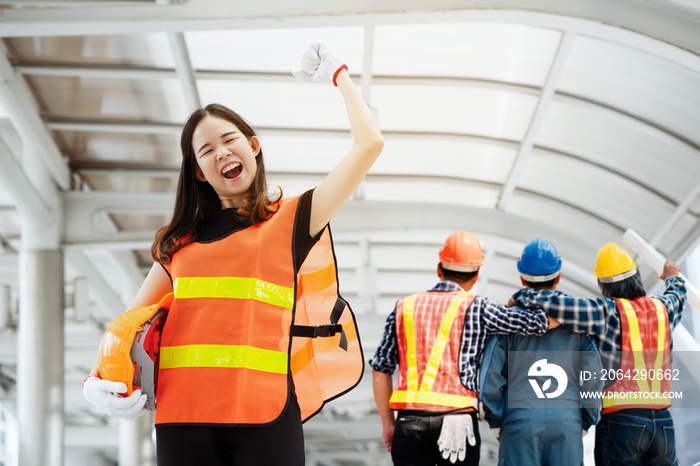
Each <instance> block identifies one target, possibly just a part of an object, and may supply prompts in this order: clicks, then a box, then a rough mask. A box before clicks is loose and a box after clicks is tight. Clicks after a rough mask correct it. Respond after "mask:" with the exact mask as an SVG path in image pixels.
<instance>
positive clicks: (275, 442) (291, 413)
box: [156, 395, 304, 466]
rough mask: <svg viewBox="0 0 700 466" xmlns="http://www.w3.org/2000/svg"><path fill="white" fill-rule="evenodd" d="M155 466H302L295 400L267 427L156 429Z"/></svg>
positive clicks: (302, 455) (179, 427) (301, 432)
mask: <svg viewBox="0 0 700 466" xmlns="http://www.w3.org/2000/svg"><path fill="white" fill-rule="evenodd" d="M156 456H157V458H158V466H194V465H206V466H273V465H284V466H303V465H304V433H303V430H302V427H301V413H300V411H299V404H298V403H297V400H296V397H295V396H294V395H292V397H291V398H290V400H289V406H288V407H287V411H286V412H285V413H284V414H283V415H282V417H281V418H280V419H279V421H277V422H276V423H274V424H272V425H270V426H267V427H231V426H216V425H213V426H211V425H207V426H201V425H193V426H187V425H177V426H170V425H164V426H158V425H156Z"/></svg>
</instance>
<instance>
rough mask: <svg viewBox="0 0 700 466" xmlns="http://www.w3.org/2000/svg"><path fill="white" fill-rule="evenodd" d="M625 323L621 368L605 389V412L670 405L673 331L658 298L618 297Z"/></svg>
mask: <svg viewBox="0 0 700 466" xmlns="http://www.w3.org/2000/svg"><path fill="white" fill-rule="evenodd" d="M615 301H616V302H617V309H618V311H619V313H620V323H621V324H622V353H621V360H620V370H619V371H616V373H615V374H616V375H615V380H616V381H615V382H614V383H613V384H612V385H611V386H610V387H608V388H607V389H605V390H604V392H603V395H604V396H603V410H602V413H603V414H605V413H610V412H613V411H619V410H621V409H631V408H645V409H665V408H668V407H669V406H670V405H671V401H670V399H669V395H668V393H669V391H670V390H671V331H670V328H669V323H668V311H667V310H666V307H665V306H664V305H663V304H662V303H661V301H659V300H658V299H656V298H645V297H643V298H637V299H635V300H632V301H630V300H627V299H615Z"/></svg>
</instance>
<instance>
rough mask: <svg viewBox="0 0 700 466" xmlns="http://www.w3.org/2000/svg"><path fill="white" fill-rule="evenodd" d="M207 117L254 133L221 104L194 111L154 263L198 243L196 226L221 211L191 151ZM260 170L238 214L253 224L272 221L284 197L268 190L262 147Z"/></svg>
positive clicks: (184, 131)
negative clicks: (199, 175) (170, 212)
mask: <svg viewBox="0 0 700 466" xmlns="http://www.w3.org/2000/svg"><path fill="white" fill-rule="evenodd" d="M207 116H214V117H218V118H221V119H223V120H227V121H230V122H231V123H233V124H234V125H236V127H237V128H238V129H239V130H240V131H241V133H243V135H244V136H245V137H246V139H248V141H250V140H251V138H252V137H253V136H255V135H256V134H255V130H253V128H252V127H251V125H250V124H248V122H247V121H245V119H244V118H243V117H241V116H240V115H239V114H238V113H236V112H234V111H233V110H231V109H230V108H228V107H225V106H223V105H220V104H209V105H207V106H206V107H204V108H200V109H198V110H195V111H194V112H192V114H191V115H190V117H189V118H188V119H187V122H186V123H185V126H184V127H183V128H182V135H181V137H180V149H181V150H182V165H181V166H180V177H179V179H178V182H177V192H176V195H175V209H174V211H173V216H172V219H171V220H170V223H169V224H168V225H166V226H164V227H163V228H161V229H160V230H158V231H157V232H156V238H155V241H154V242H153V246H151V257H152V258H153V260H155V261H157V262H160V263H161V264H164V265H167V264H169V263H170V260H171V259H172V257H173V254H175V252H176V251H178V250H179V249H180V248H182V247H184V246H186V245H188V244H190V243H192V242H194V241H196V240H197V226H198V225H199V224H200V222H201V221H202V220H204V219H205V218H206V217H208V216H210V215H212V214H214V213H216V212H218V211H219V210H221V201H220V200H219V196H218V195H217V194H216V191H214V188H212V187H211V185H210V184H209V183H207V182H206V181H205V182H202V181H199V180H198V179H197V167H198V165H197V158H196V156H195V153H194V149H193V148H192V135H193V134H194V131H195V129H196V128H197V125H198V124H199V123H200V122H201V121H202V120H203V119H204V118H205V117H207ZM255 160H256V162H257V171H256V172H255V178H254V180H253V184H252V185H251V187H250V189H249V191H248V198H247V200H246V203H245V205H244V206H243V207H241V208H239V209H238V213H239V214H240V215H242V216H244V217H248V218H249V219H250V223H251V224H253V225H254V224H256V223H260V222H263V221H265V220H267V219H268V218H270V216H271V215H272V214H273V213H274V212H275V210H276V208H275V206H274V205H273V204H274V203H275V202H276V201H277V200H278V199H279V198H281V197H282V194H281V191H280V194H279V196H277V197H276V198H275V199H272V198H271V197H270V194H269V193H268V191H267V178H266V176H265V163H264V162H263V153H262V148H261V149H260V151H259V152H258V154H257V155H256V156H255Z"/></svg>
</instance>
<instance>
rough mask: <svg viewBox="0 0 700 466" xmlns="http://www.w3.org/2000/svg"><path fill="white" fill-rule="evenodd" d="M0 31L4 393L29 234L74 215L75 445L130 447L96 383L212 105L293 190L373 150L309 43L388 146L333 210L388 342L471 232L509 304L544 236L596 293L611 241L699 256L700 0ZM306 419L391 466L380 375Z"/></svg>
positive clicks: (349, 461) (359, 304)
mask: <svg viewBox="0 0 700 466" xmlns="http://www.w3.org/2000/svg"><path fill="white" fill-rule="evenodd" d="M0 37H2V42H1V43H0V50H1V51H2V53H0V172H1V173H0V285H4V288H2V289H4V290H6V292H5V293H4V294H0V297H2V296H5V297H6V299H5V301H6V303H5V304H3V306H4V307H2V309H6V310H7V313H9V315H10V321H9V322H6V324H5V327H7V328H6V329H5V330H2V333H0V341H1V343H0V352H1V355H2V358H0V376H1V377H0V378H1V380H0V385H1V386H2V387H3V389H4V391H3V392H2V393H0V401H2V402H3V403H4V404H5V406H7V407H9V409H10V411H11V410H12V403H13V400H14V396H15V393H16V390H15V388H14V382H15V380H16V370H17V354H16V350H15V345H16V343H15V342H16V327H17V324H18V323H19V325H21V323H22V320H21V318H22V316H21V315H19V317H18V316H17V308H18V305H17V300H18V296H19V292H18V288H19V287H20V282H19V279H18V267H19V265H18V262H19V259H18V258H19V257H20V256H21V251H22V249H23V248H24V247H26V244H24V243H23V237H22V231H23V228H24V227H25V225H26V223H27V222H30V223H31V222H34V224H37V223H41V219H42V218H45V217H46V216H49V215H57V216H58V218H60V222H61V225H62V229H61V234H60V239H59V243H60V244H59V247H60V249H61V250H62V251H63V252H64V257H65V260H66V272H65V281H66V284H65V290H66V296H67V299H66V321H65V365H66V366H65V384H66V385H65V429H66V430H65V449H66V458H72V459H73V461H78V460H77V459H76V458H78V457H79V456H80V455H88V454H89V455H94V456H91V457H90V458H92V460H91V461H94V458H96V457H100V458H105V459H106V460H105V461H106V462H105V464H110V463H109V462H107V461H108V460H109V461H111V460H114V459H115V458H117V456H118V451H119V445H120V442H119V435H118V432H119V429H118V427H119V424H118V423H117V422H115V421H114V420H109V419H106V418H103V417H101V416H99V415H98V414H97V413H96V412H94V411H92V410H91V409H90V406H89V405H88V404H87V403H86V402H85V401H84V400H83V398H82V395H81V393H80V383H81V381H82V379H83V378H84V377H85V376H86V375H87V373H88V372H89V369H90V367H91V365H92V362H93V360H94V358H95V355H96V349H97V345H98V343H99V339H100V336H101V334H102V331H103V330H104V328H105V325H106V324H108V323H109V322H111V320H112V319H114V317H116V316H117V315H118V314H120V313H121V312H123V310H125V306H126V305H127V304H128V302H129V301H130V299H131V297H132V296H133V294H134V293H135V291H136V289H137V288H138V286H139V284H140V283H141V281H142V279H143V277H144V272H145V271H146V270H147V269H148V268H150V265H151V260H150V257H149V254H148V249H149V248H150V245H151V242H152V240H153V235H154V233H155V230H156V229H157V228H159V227H160V226H162V225H163V224H164V223H165V222H167V220H168V218H169V215H170V214H171V210H172V206H173V201H174V196H173V194H174V191H175V185H176V182H177V175H178V170H179V165H180V152H179V131H180V129H181V125H182V123H183V122H184V121H185V119H186V118H187V115H188V114H189V112H190V111H191V110H193V109H194V108H197V107H199V106H201V105H205V104H207V103H211V102H218V103H222V104H225V105H227V106H229V107H231V108H233V109H235V110H236V111H238V112H239V113H241V114H242V115H243V116H244V117H246V118H247V119H248V120H249V121H250V122H252V123H253V125H254V126H255V127H256V129H257V130H258V132H259V135H260V138H261V140H262V143H263V149H264V151H265V157H266V168H267V171H268V174H269V182H270V185H280V186H281V187H282V188H283V190H284V193H285V195H295V194H300V193H302V192H304V191H306V190H307V189H309V188H312V187H314V186H315V185H316V184H318V182H319V181H320V180H321V179H322V177H323V176H324V175H325V174H326V173H327V172H328V171H329V170H330V168H332V167H333V166H334V165H335V163H336V162H337V161H338V160H339V159H340V158H341V157H342V156H343V155H344V154H345V152H346V151H347V149H348V148H349V147H350V144H351V142H352V139H351V135H350V129H349V125H348V122H347V118H346V116H345V113H344V109H343V106H342V101H341V99H340V96H339V94H338V92H337V91H336V90H335V89H334V88H333V87H332V86H322V85H310V84H307V83H303V82H301V81H299V80H297V79H296V78H294V77H293V76H292V74H291V72H290V71H291V69H293V68H295V67H296V65H297V62H298V59H299V57H300V55H301V53H302V51H303V48H304V46H305V45H306V44H308V43H310V42H314V41H322V42H324V43H326V44H327V45H329V46H330V47H331V48H332V49H333V50H334V51H335V52H336V54H337V55H339V56H340V57H341V58H343V59H344V60H345V61H346V63H347V64H348V65H349V71H350V73H351V75H352V77H353V79H354V81H355V82H356V84H357V85H358V86H360V87H361V89H362V92H363V95H364V97H365V99H366V100H367V102H368V103H369V105H370V107H371V108H372V110H373V112H374V114H375V117H376V119H377V121H378V123H379V126H380V128H381V130H382V133H383V135H384V138H385V149H384V151H383V153H382V155H381V156H380V158H379V160H378V161H377V163H376V164H375V166H374V167H373V168H372V169H371V171H370V173H369V174H368V176H367V178H366V180H365V181H364V182H363V184H362V186H361V187H360V189H358V191H357V192H356V193H355V195H354V196H353V198H352V199H351V200H350V201H349V202H348V203H347V204H346V206H345V207H344V208H343V209H342V210H341V211H340V212H339V213H338V215H337V216H336V217H335V218H334V220H333V221H332V222H331V226H332V228H333V232H334V237H335V240H336V252H337V256H338V264H339V274H340V284H341V293H342V294H343V296H344V297H345V298H346V299H347V300H348V301H349V302H350V304H351V306H352V307H353V309H354V310H355V312H356V314H357V315H358V321H359V325H360V331H361V336H362V339H363V343H364V346H365V353H366V354H365V356H366V358H368V357H369V356H371V354H372V353H373V352H374V349H375V347H376V345H377V344H378V342H379V338H380V336H381V332H382V329H383V323H384V319H385V317H386V315H387V314H388V313H389V312H390V311H391V310H392V309H393V305H394V302H395V301H396V299H398V298H400V297H402V296H405V295H408V294H412V293H415V292H418V291H422V290H425V289H427V288H429V287H430V286H432V284H433V283H434V282H435V280H436V276H435V267H436V263H437V251H438V249H439V247H440V245H441V244H442V242H443V241H444V239H445V237H446V236H447V235H448V234H449V233H451V232H453V231H456V230H467V231H470V232H472V233H474V234H475V235H476V236H477V237H478V238H479V239H480V240H481V244H482V247H483V249H484V252H485V255H486V263H485V265H484V267H483V269H482V272H481V274H480V278H479V281H478V283H477V289H476V291H477V293H479V294H482V295H485V296H488V297H490V298H492V299H494V300H497V301H500V302H506V301H507V300H508V298H509V296H510V295H512V293H513V292H515V291H516V290H517V289H518V288H519V287H520V281H519V276H518V273H517V270H516V268H515V261H516V259H517V258H518V256H519V254H520V252H521V250H522V247H523V246H524V244H526V243H527V242H528V241H530V240H531V239H534V238H536V237H542V238H546V239H549V240H550V241H552V242H553V243H554V244H555V245H556V246H557V248H558V250H559V253H560V254H561V255H562V257H563V260H564V266H563V275H562V283H561V285H560V289H561V290H563V291H566V292H569V293H572V294H575V295H579V296H584V297H592V296H597V295H598V289H597V285H596V281H595V278H594V276H593V274H592V268H593V265H594V261H595V254H596V252H597V250H598V249H599V248H600V247H601V246H602V245H604V244H605V243H608V242H617V243H621V241H622V233H623V232H624V231H625V230H626V229H628V228H633V229H634V230H635V231H637V232H638V233H639V234H640V235H641V236H643V237H644V238H646V239H647V240H648V241H649V242H650V243H651V244H652V245H654V246H656V247H657V248H658V249H659V251H660V252H661V253H662V254H663V255H665V256H667V257H669V258H671V259H673V260H676V261H677V262H680V261H683V260H684V259H686V258H687V257H688V255H689V254H690V253H691V252H692V251H693V250H694V249H695V248H696V246H697V245H698V242H699V241H700V182H699V181H700V131H699V130H698V128H700V2H699V1H698V0H677V1H676V0H578V1H574V2H562V1H556V0H530V1H528V2H522V1H513V0H500V1H496V2H494V1H489V2H486V1H476V0H440V1H435V0H433V1H422V0H413V1H407V0H403V1H401V2H399V1H397V0H382V1H374V2H372V1H360V0H354V1H321V0H300V1H296V2H288V1H282V0H267V1H262V2H261V1H258V2H255V1H237V2H234V1H230V0H189V1H187V2H177V1H168V0H155V1H149V0H132V1H128V0H101V1H100V0H0ZM48 186H50V187H51V189H53V190H54V191H51V190H49V192H53V193H54V194H48V196H54V197H55V201H56V205H58V206H60V209H59V210H55V209H53V208H51V207H47V203H46V202H45V200H46V199H47V197H46V196H47V194H46V193H47V187H48ZM37 193H38V195H37ZM42 196H44V197H43V199H44V202H42ZM48 205H51V203H49V204H48ZM35 246H36V245H35ZM640 268H641V270H642V272H643V275H644V277H645V283H646V285H647V286H648V287H649V289H651V288H653V287H654V286H656V285H657V282H658V280H657V279H656V274H655V273H654V272H653V271H651V269H650V268H648V267H646V266H645V265H644V264H641V263H640ZM0 288H1V287H0ZM78 304H80V306H79V305H78ZM688 312H689V313H690V311H688ZM38 344H41V343H38ZM201 383H206V381H201ZM195 387H196V385H193V389H196V388H195ZM18 388H20V387H18ZM3 393H4V395H3ZM305 428H306V442H307V452H308V453H307V456H308V462H307V463H308V464H310V465H383V464H390V460H389V458H388V455H387V454H386V453H385V452H384V451H383V445H382V442H381V426H380V424H379V420H378V417H377V416H376V411H375V409H374V402H373V399H372V391H371V377H370V376H369V374H366V376H365V378H364V380H363V382H362V383H361V384H360V386H359V387H358V388H356V389H355V390H354V391H353V392H351V393H350V394H348V395H347V396H345V397H342V398H340V399H338V400H336V401H334V402H332V403H331V404H330V405H329V406H327V407H326V408H325V409H324V411H323V412H322V413H321V414H320V415H319V416H317V418H316V419H314V420H312V421H310V422H309V423H307V424H306V426H305ZM484 437H485V447H484V448H486V449H487V450H485V451H486V453H482V458H483V459H484V461H483V463H484V464H495V461H494V457H493V455H492V454H491V453H489V452H493V451H495V450H494V449H495V448H496V447H495V443H494V442H493V441H491V440H489V439H487V438H486V437H487V435H486V434H484ZM696 461H697V459H696ZM68 464H70V463H68ZM75 464H79V463H77V462H76V463H75ZM85 464H97V463H94V462H93V463H85Z"/></svg>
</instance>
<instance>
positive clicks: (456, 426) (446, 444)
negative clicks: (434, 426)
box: [437, 414, 476, 464]
mask: <svg viewBox="0 0 700 466" xmlns="http://www.w3.org/2000/svg"><path fill="white" fill-rule="evenodd" d="M467 439H468V440H469V445H471V446H475V445H476V436H475V435H474V423H473V421H472V417H471V416H470V415H469V414H449V415H447V416H445V417H444V418H443V420H442V430H440V437H439V438H438V442H437V443H438V449H439V450H440V452H441V453H442V457H443V458H444V459H448V457H449V460H450V462H451V463H453V464H454V463H456V462H457V460H458V459H459V461H464V458H466V456H467V445H466V443H467Z"/></svg>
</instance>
